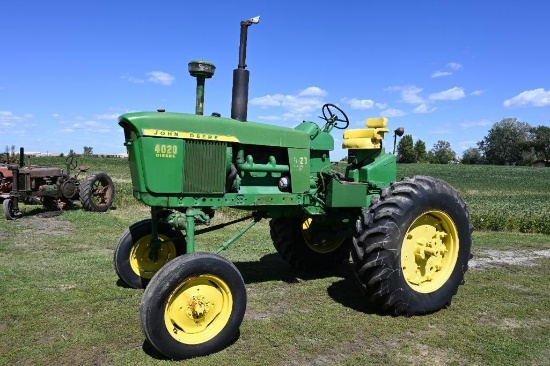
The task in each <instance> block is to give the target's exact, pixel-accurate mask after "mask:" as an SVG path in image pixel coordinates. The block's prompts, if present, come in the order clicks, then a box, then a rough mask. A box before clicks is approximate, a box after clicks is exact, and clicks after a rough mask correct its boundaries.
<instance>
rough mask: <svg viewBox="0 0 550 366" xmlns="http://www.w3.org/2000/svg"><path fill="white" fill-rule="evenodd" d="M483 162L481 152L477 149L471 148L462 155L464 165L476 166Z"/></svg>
mask: <svg viewBox="0 0 550 366" xmlns="http://www.w3.org/2000/svg"><path fill="white" fill-rule="evenodd" d="M481 160H482V156H481V152H480V151H479V149H478V148H476V147H470V148H469V149H466V150H464V152H463V153H462V163H463V164H476V163H478V162H480V161H481Z"/></svg>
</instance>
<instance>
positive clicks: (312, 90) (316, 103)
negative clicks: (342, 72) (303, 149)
mask: <svg viewBox="0 0 550 366" xmlns="http://www.w3.org/2000/svg"><path fill="white" fill-rule="evenodd" d="M327 94H328V93H327V92H326V91H325V90H323V89H321V88H318V87H315V86H313V87H308V88H306V89H304V90H302V91H299V92H298V93H297V94H296V95H283V94H274V95H265V96H263V97H257V98H253V99H251V100H250V101H249V104H250V105H255V106H258V107H260V108H262V109H267V108H274V107H280V108H283V109H284V110H285V111H286V112H284V113H283V114H282V115H281V117H280V119H281V120H299V119H303V118H305V117H308V116H311V114H312V113H313V112H314V111H315V110H318V109H319V108H320V107H321V106H322V105H323V100H322V99H321V98H320V97H323V96H325V95H327ZM268 117H269V119H271V120H274V118H275V117H276V116H273V115H272V116H268Z"/></svg>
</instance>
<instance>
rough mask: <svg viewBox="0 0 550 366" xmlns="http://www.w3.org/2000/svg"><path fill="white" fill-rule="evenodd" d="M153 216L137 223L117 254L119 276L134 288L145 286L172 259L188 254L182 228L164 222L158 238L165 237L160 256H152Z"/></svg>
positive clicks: (159, 228) (120, 240)
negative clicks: (152, 257)
mask: <svg viewBox="0 0 550 366" xmlns="http://www.w3.org/2000/svg"><path fill="white" fill-rule="evenodd" d="M151 226H152V223H151V219H146V220H142V221H140V222H136V223H135V224H133V225H132V226H130V227H129V228H128V229H127V230H126V231H125V232H124V234H122V236H121V237H120V239H118V243H117V245H116V246H115V253H114V258H113V262H114V267H115V271H116V273H117V275H118V277H119V278H120V279H121V280H122V281H123V282H124V283H126V284H127V285H128V286H130V287H133V288H145V287H146V286H147V284H148V283H149V281H150V280H151V278H153V276H154V275H155V273H157V272H158V270H159V269H160V268H161V267H162V266H164V265H165V264H166V263H168V261H170V260H172V259H174V258H176V257H177V256H180V255H182V254H184V253H185V250H186V246H185V245H186V242H185V237H184V235H183V234H182V233H181V231H179V230H177V229H175V228H174V227H173V226H172V225H170V224H168V223H166V222H164V221H160V222H159V223H158V237H159V239H160V240H161V245H160V249H159V252H158V259H157V260H156V261H152V260H151V259H149V243H150V241H151V231H152V229H151Z"/></svg>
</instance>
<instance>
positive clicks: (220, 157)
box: [114, 17, 473, 359]
mask: <svg viewBox="0 0 550 366" xmlns="http://www.w3.org/2000/svg"><path fill="white" fill-rule="evenodd" d="M258 21H259V17H258V18H252V19H250V20H246V21H242V22H241V43H240V49H239V65H238V68H237V69H235V70H234V72H233V96H232V108H231V118H223V117H221V116H220V115H219V114H217V113H214V114H212V115H211V116H204V115H203V103H204V86H205V80H206V79H208V78H210V77H212V76H213V75H214V71H215V67H214V65H213V64H211V63H209V62H205V61H192V62H190V63H189V72H190V74H191V75H192V76H194V77H196V78H197V104H196V111H195V114H183V113H167V112H165V111H164V110H158V111H156V112H143V113H129V114H125V115H123V116H121V117H120V118H119V124H120V126H121V127H122V128H123V129H124V136H125V143H124V144H125V146H126V147H127V151H128V155H129V163H130V171H131V176H132V185H133V194H134V197H135V198H136V199H138V200H139V201H141V202H143V203H144V204H146V205H148V206H150V207H151V218H149V219H146V220H143V221H140V222H138V223H136V224H134V225H132V226H130V227H129V228H128V229H127V230H126V232H125V233H124V234H123V235H122V236H121V238H120V239H119V241H118V244H117V245H116V248H115V253H114V265H115V270H116V272H117V274H118V276H119V277H120V279H121V280H122V281H123V282H124V283H126V284H127V285H128V286H130V287H134V288H145V292H144V294H143V298H142V301H141V304H140V318H141V326H142V328H143V331H144V334H145V337H146V339H147V340H148V341H149V343H150V344H151V345H152V346H153V347H154V348H155V349H157V350H158V351H159V352H160V353H162V354H164V355H165V356H167V357H169V358H172V359H183V358H190V357H195V356H201V355H206V354H209V353H213V352H216V351H219V350H220V349H222V348H224V347H225V346H226V345H227V344H228V343H229V342H230V341H231V340H232V338H233V337H235V335H236V334H237V331H238V329H239V326H240V324H241V322H242V320H243V316H244V313H245V309H246V301H247V300H246V288H245V283H244V281H243V278H242V276H241V274H240V272H239V271H238V270H237V268H236V267H235V265H233V264H232V263H231V262H230V261H228V260H227V259H225V258H224V257H222V256H220V255H219V253H220V252H221V251H223V250H224V249H227V248H228V247H229V246H230V245H231V244H233V243H234V242H235V241H236V240H237V239H238V238H239V237H240V236H241V235H242V234H244V232H246V231H247V230H248V229H250V228H251V227H253V226H254V225H255V224H256V223H257V222H259V221H260V220H262V219H264V218H267V219H270V228H271V230H270V233H271V238H272V240H273V244H274V246H275V248H276V250H277V251H278V252H279V253H280V254H281V256H282V257H283V258H284V260H285V261H287V262H288V263H290V264H291V265H292V266H294V267H297V268H299V269H302V270H318V269H330V268H334V267H336V266H339V265H342V264H343V263H345V262H348V263H349V259H350V253H351V258H352V263H353V268H354V273H355V277H356V279H357V282H358V283H359V285H360V287H361V288H362V290H363V291H364V292H365V294H366V299H365V301H369V302H370V303H372V304H374V305H375V306H377V307H378V308H380V309H381V310H382V311H384V312H386V313H389V314H392V315H415V314H425V313H430V312H434V311H437V310H439V309H441V308H443V307H446V306H448V305H449V304H450V303H451V298H452V297H453V295H455V294H456V292H457V290H458V287H459V285H460V284H462V283H463V281H464V273H465V272H466V270H467V269H468V260H469V259H470V247H471V243H472V238H471V233H472V231H473V227H472V224H471V223H470V219H469V213H468V209H467V207H466V204H465V203H464V201H463V200H462V198H461V197H460V196H459V194H458V192H457V191H456V190H455V189H454V188H453V187H451V186H450V185H449V184H448V183H446V182H443V181H441V180H438V179H435V178H431V177H426V176H416V177H413V178H405V179H403V180H401V181H399V182H396V169H397V167H396V158H395V156H394V155H393V154H391V153H387V152H386V150H385V148H384V146H383V138H384V134H386V133H388V132H390V131H389V129H387V128H386V127H387V126H386V124H387V120H386V119H385V118H370V119H368V120H367V122H366V128H365V129H356V130H346V131H345V132H344V142H343V148H345V149H347V151H348V165H347V168H346V170H345V173H344V174H342V173H339V172H335V171H333V170H332V169H331V161H330V151H332V150H333V149H334V138H333V137H332V136H331V132H332V131H333V130H334V129H342V130H343V129H346V128H347V127H348V125H349V119H348V117H347V116H346V114H345V113H344V111H342V110H341V109H340V108H339V107H338V106H336V105H334V104H325V105H323V106H322V108H321V113H322V116H323V117H321V118H322V120H323V123H322V125H321V126H318V125H317V124H316V123H313V122H308V121H304V122H302V123H301V124H299V125H298V126H296V127H295V128H294V129H290V128H283V127H277V126H272V125H266V124H260V123H254V122H247V108H248V106H247V105H248V81H249V71H248V70H246V64H245V58H246V41H247V30H248V27H249V26H251V25H252V24H255V23H257V22H258ZM395 133H396V135H402V133H403V129H401V128H400V129H397V130H395ZM394 147H395V139H394ZM220 207H233V208H237V209H241V210H247V211H249V212H250V213H251V214H250V216H248V220H250V223H249V224H248V225H247V226H246V227H245V228H244V229H243V230H242V231H240V232H239V233H238V234H236V235H235V236H233V237H232V238H230V239H228V240H227V242H225V243H223V244H221V246H220V249H219V250H218V252H217V253H215V254H214V253H205V252H198V251H195V249H196V248H195V234H200V232H201V231H202V232H204V231H211V230H215V229H221V228H223V227H225V226H227V225H229V224H231V223H233V222H237V221H241V220H243V219H237V220H234V221H233V222H229V223H223V224H218V225H214V226H209V227H208V228H206V229H203V230H196V227H197V225H210V222H211V219H212V217H213V215H214V212H215V210H216V209H217V208H220ZM182 230H183V231H185V235H184V234H183V233H182Z"/></svg>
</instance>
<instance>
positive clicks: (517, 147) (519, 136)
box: [478, 118, 532, 165]
mask: <svg viewBox="0 0 550 366" xmlns="http://www.w3.org/2000/svg"><path fill="white" fill-rule="evenodd" d="M531 128H532V127H531V126H529V124H528V123H525V122H520V121H518V120H517V118H504V119H503V120H502V121H500V122H497V123H495V124H494V125H493V127H491V129H490V130H489V133H488V135H487V136H485V137H484V138H483V140H482V141H480V142H478V147H479V150H481V151H482V152H483V155H485V159H486V160H487V162H488V163H489V164H496V165H508V164H509V165H513V164H521V162H522V160H523V159H522V153H523V152H524V151H525V150H526V149H527V148H528V133H529V131H530V130H531Z"/></svg>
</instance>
